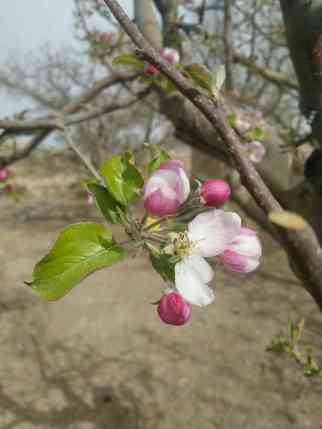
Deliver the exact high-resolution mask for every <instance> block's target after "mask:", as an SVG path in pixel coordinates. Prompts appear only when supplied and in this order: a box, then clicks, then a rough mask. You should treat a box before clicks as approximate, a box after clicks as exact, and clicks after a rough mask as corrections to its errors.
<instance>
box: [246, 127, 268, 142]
mask: <svg viewBox="0 0 322 429" xmlns="http://www.w3.org/2000/svg"><path fill="white" fill-rule="evenodd" d="M245 137H246V138H247V139H249V140H258V141H263V140H264V139H265V131H264V130H263V128H260V127H255V128H252V129H251V130H249V131H247V133H246V134H245Z"/></svg>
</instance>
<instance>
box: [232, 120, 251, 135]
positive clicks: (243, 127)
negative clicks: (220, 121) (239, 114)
mask: <svg viewBox="0 0 322 429" xmlns="http://www.w3.org/2000/svg"><path fill="white" fill-rule="evenodd" d="M235 127H236V128H237V129H238V130H239V132H240V133H242V134H244V133H246V131H248V130H249V129H250V127H251V124H250V123H249V122H248V121H246V120H243V119H241V118H237V119H236V121H235Z"/></svg>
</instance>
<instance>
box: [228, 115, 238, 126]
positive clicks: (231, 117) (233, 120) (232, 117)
mask: <svg viewBox="0 0 322 429" xmlns="http://www.w3.org/2000/svg"><path fill="white" fill-rule="evenodd" d="M227 121H228V123H229V125H230V126H231V127H232V128H233V127H235V126H236V121H237V115H236V113H229V115H228V116H227Z"/></svg>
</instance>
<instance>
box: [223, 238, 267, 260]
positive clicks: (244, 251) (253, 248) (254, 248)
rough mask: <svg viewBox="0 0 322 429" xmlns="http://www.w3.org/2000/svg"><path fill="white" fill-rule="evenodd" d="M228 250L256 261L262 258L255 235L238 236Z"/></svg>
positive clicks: (259, 245) (260, 248)
mask: <svg viewBox="0 0 322 429" xmlns="http://www.w3.org/2000/svg"><path fill="white" fill-rule="evenodd" d="M229 249H230V250H232V251H234V252H236V253H239V254H240V255H243V256H247V257H250V258H257V259H258V258H260V257H261V256H262V247H261V244H260V241H259V239H258V238H257V236H256V235H251V236H249V235H240V236H239V237H238V239H237V240H236V242H233V243H232V244H231V245H230V246H229Z"/></svg>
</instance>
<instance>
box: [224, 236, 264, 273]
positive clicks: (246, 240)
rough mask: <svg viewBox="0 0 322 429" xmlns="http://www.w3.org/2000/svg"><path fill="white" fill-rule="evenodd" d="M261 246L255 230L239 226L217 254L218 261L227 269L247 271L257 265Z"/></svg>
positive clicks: (238, 271)
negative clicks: (227, 243)
mask: <svg viewBox="0 0 322 429" xmlns="http://www.w3.org/2000/svg"><path fill="white" fill-rule="evenodd" d="M261 255H262V247H261V244H260V241H259V239H258V237H257V235H256V231H254V230H253V229H250V228H241V230H240V232H239V234H238V235H237V237H235V238H234V239H233V241H232V242H231V243H230V244H229V246H228V247H227V248H226V249H225V251H224V252H223V253H222V254H220V255H219V257H218V259H219V260H220V262H221V263H222V264H223V265H224V266H225V267H226V268H228V269H229V270H231V271H234V272H237V273H249V272H251V271H254V270H255V269H256V268H257V267H258V265H259V258H260V257H261Z"/></svg>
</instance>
